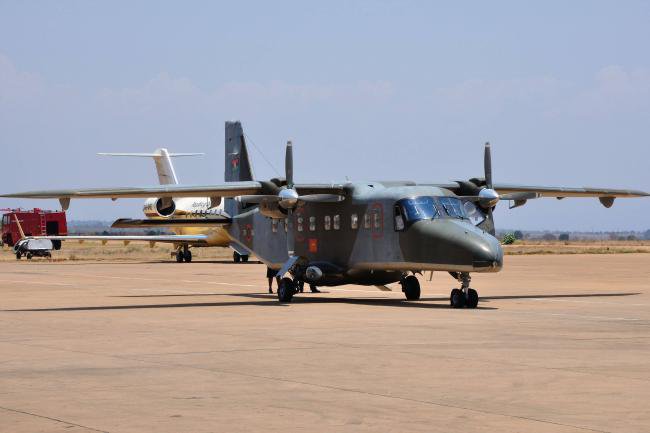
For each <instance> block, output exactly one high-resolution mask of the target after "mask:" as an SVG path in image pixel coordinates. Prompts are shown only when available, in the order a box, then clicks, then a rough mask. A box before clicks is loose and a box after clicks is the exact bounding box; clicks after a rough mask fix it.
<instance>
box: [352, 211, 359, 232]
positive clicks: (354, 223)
mask: <svg viewBox="0 0 650 433" xmlns="http://www.w3.org/2000/svg"><path fill="white" fill-rule="evenodd" d="M350 227H352V230H356V229H357V228H359V216H358V215H357V214H355V213H353V214H352V215H351V216H350Z"/></svg>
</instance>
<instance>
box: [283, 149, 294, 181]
mask: <svg viewBox="0 0 650 433" xmlns="http://www.w3.org/2000/svg"><path fill="white" fill-rule="evenodd" d="M284 170H285V173H286V178H287V189H292V188H293V144H292V143H291V141H287V153H286V154H285V158H284Z"/></svg>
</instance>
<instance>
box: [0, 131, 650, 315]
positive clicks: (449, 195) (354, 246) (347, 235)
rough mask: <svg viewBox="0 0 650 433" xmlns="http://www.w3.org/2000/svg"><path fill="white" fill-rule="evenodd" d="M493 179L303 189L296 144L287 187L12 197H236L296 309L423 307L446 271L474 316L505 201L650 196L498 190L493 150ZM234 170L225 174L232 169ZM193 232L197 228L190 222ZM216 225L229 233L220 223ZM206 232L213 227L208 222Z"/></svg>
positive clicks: (453, 299) (241, 226)
mask: <svg viewBox="0 0 650 433" xmlns="http://www.w3.org/2000/svg"><path fill="white" fill-rule="evenodd" d="M484 165H485V177H484V178H473V179H470V180H468V181H456V182H452V183H441V184H433V183H432V184H416V183H414V182H356V183H350V182H347V183H339V184H299V183H294V180H293V179H294V176H293V146H292V144H291V142H289V143H287V148H286V157H285V170H286V178H285V179H279V178H275V179H271V180H270V181H244V182H228V183H224V184H219V185H206V186H180V185H170V186H165V187H160V186H156V187H148V188H111V189H79V190H55V191H33V192H22V193H16V194H8V195H4V196H3V197H22V198H58V199H60V200H63V201H69V200H70V199H76V198H111V199H117V198H133V197H151V196H154V197H197V196H207V197H215V196H220V197H227V199H225V208H226V212H227V213H228V214H229V215H231V216H232V219H231V221H229V222H228V225H227V227H226V230H227V233H228V236H229V237H230V239H231V241H232V242H233V243H235V244H237V245H238V246H239V247H241V248H243V249H245V250H246V251H249V252H250V253H251V254H255V255H256V256H257V257H258V258H259V259H260V260H261V261H263V262H264V263H265V264H266V265H267V266H268V267H270V268H272V269H275V270H277V278H278V280H279V285H278V291H277V293H278V299H279V300H280V301H281V302H290V301H291V299H292V297H293V296H294V294H296V293H297V292H298V291H300V289H301V288H302V285H303V284H305V283H307V284H310V285H313V286H337V285H343V284H360V285H374V286H378V287H379V288H385V285H386V284H390V283H396V282H399V283H400V284H401V288H402V291H403V292H404V294H405V296H406V299H408V300H412V301H415V300H418V299H419V298H420V284H419V281H418V279H417V277H416V275H417V274H421V273H422V272H423V271H445V272H448V273H450V274H451V275H452V276H453V277H454V278H455V279H457V280H458V281H459V283H460V288H454V289H453V290H452V291H451V294H450V304H451V306H452V307H454V308H463V307H468V308H475V307H476V306H477V304H478V293H477V292H476V290H474V289H473V288H471V287H470V283H471V278H470V274H471V273H472V272H498V271H499V270H500V269H501V268H502V266H503V251H502V249H501V246H500V244H499V241H498V240H497V239H496V238H495V237H494V233H495V232H494V219H493V210H494V208H495V206H496V205H497V203H498V202H499V201H502V200H508V201H511V202H513V203H514V204H513V206H511V207H517V206H522V205H524V204H525V203H526V201H527V200H531V199H536V198H540V197H556V198H558V199H559V198H565V197H597V198H598V199H599V200H600V202H601V203H602V204H603V205H604V206H605V207H611V206H612V205H613V203H614V199H615V198H618V197H647V196H648V195H649V194H648V193H646V192H643V191H632V190H617V189H600V188H564V187H543V186H524V185H506V184H497V183H493V181H492V164H491V155H490V145H489V144H486V146H485V155H484ZM227 169H228V168H226V170H227ZM188 223H190V224H191V222H189V221H188ZM213 224H215V225H219V224H223V223H222V222H219V221H214V222H213ZM201 225H202V226H205V224H204V223H201Z"/></svg>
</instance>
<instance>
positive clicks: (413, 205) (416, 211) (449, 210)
mask: <svg viewBox="0 0 650 433" xmlns="http://www.w3.org/2000/svg"><path fill="white" fill-rule="evenodd" d="M445 217H451V218H460V219H467V218H468V216H467V214H466V213H465V208H464V207H463V204H462V202H461V201H460V199H458V198H457V197H427V196H422V197H415V198H405V199H402V200H399V201H398V202H397V203H396V204H395V229H396V230H404V229H406V228H407V227H408V226H410V225H411V224H413V223H415V222H417V221H420V220H432V219H436V218H445Z"/></svg>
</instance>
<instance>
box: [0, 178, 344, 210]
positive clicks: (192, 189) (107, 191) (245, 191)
mask: <svg viewBox="0 0 650 433" xmlns="http://www.w3.org/2000/svg"><path fill="white" fill-rule="evenodd" d="M295 188H296V189H297V190H298V191H299V192H300V193H301V194H316V193H332V194H343V193H344V189H345V186H344V185H342V184H303V185H296V187H295ZM278 189H279V187H278V186H277V185H275V184H273V183H271V182H257V181H244V182H227V183H222V184H215V185H203V186H201V185H199V186H183V185H156V186H150V187H119V188H88V189H59V190H43V191H25V192H18V193H12V194H2V195H0V197H7V198H30V199H59V201H60V202H61V205H62V207H63V208H64V209H67V207H68V205H69V204H70V199H80V198H110V199H113V200H117V199H118V198H148V197H237V196H241V195H255V194H268V193H275V192H277V190H278Z"/></svg>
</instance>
